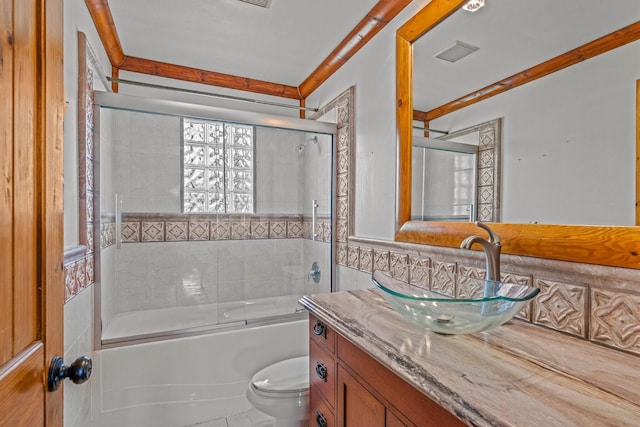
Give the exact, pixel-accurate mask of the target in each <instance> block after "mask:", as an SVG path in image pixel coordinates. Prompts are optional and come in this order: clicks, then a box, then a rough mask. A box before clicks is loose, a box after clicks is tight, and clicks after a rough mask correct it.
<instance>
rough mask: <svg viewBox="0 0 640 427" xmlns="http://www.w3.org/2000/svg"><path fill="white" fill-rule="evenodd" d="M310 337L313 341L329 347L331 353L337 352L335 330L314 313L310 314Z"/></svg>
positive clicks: (326, 347)
mask: <svg viewBox="0 0 640 427" xmlns="http://www.w3.org/2000/svg"><path fill="white" fill-rule="evenodd" d="M309 337H310V338H311V341H313V342H315V343H317V344H319V345H321V346H322V347H324V348H325V349H327V350H328V351H329V353H334V352H335V350H336V334H335V332H334V331H333V329H331V328H330V327H328V326H327V325H326V324H325V323H324V322H323V321H322V320H319V319H318V318H317V317H316V316H314V315H313V314H309Z"/></svg>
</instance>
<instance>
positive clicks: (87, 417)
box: [63, 287, 93, 427]
mask: <svg viewBox="0 0 640 427" xmlns="http://www.w3.org/2000/svg"><path fill="white" fill-rule="evenodd" d="M92 325H93V287H89V288H86V289H84V290H83V291H82V292H80V293H79V294H78V295H76V296H75V297H74V298H72V299H71V300H69V302H67V303H66V304H65V306H64V349H65V351H64V362H65V364H67V365H70V364H71V363H73V361H74V360H75V359H77V358H78V357H80V356H89V357H91V356H92V352H91V349H92V347H93V342H92V340H93V331H92ZM91 381H93V379H89V381H88V382H86V383H84V384H79V385H76V384H73V383H71V382H70V381H66V382H65V385H64V409H63V411H64V415H63V416H64V420H65V426H67V427H86V426H90V425H91Z"/></svg>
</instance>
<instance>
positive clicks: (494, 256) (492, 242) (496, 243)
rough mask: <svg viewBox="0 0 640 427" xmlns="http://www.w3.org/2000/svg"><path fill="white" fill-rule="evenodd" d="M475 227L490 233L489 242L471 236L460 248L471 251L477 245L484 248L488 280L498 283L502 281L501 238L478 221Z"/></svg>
mask: <svg viewBox="0 0 640 427" xmlns="http://www.w3.org/2000/svg"><path fill="white" fill-rule="evenodd" d="M475 225H477V226H478V227H480V228H482V229H484V230H486V232H487V233H489V240H488V241H487V240H485V239H483V238H482V237H479V236H469V237H467V238H466V239H464V240H463V241H462V243H461V244H460V248H462V249H471V246H473V245H474V244H475V243H477V244H479V245H480V246H482V250H483V251H484V256H485V260H486V269H487V279H489V280H493V281H496V282H498V281H500V249H501V246H500V237H498V235H497V234H496V233H494V232H493V230H491V229H490V228H489V227H488V226H487V225H486V224H483V223H482V222H480V221H476V222H475Z"/></svg>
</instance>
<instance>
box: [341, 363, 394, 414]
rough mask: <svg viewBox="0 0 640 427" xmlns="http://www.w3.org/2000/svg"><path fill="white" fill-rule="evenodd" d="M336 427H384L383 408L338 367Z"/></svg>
mask: <svg viewBox="0 0 640 427" xmlns="http://www.w3.org/2000/svg"><path fill="white" fill-rule="evenodd" d="M337 418H338V426H339V427H385V407H384V405H383V404H382V403H380V401H379V400H378V399H376V398H375V397H374V396H373V395H372V394H371V393H369V392H368V391H367V390H366V389H365V388H364V387H363V386H362V385H361V384H360V383H359V382H358V381H357V380H356V379H355V378H354V377H353V376H351V375H350V374H349V373H348V372H347V371H345V370H344V369H343V368H342V367H341V366H340V365H338V417H337Z"/></svg>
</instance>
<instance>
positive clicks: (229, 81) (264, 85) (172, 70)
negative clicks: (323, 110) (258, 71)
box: [118, 56, 302, 100]
mask: <svg viewBox="0 0 640 427" xmlns="http://www.w3.org/2000/svg"><path fill="white" fill-rule="evenodd" d="M118 68H119V69H120V70H124V71H131V72H135V73H142V74H148V75H152V76H158V77H165V78H169V79H176V80H184V81H187V82H193V83H202V84H207V85H212V86H220V87H225V88H228V89H236V90H243V91H247V92H254V93H261V94H263V95H272V96H279V97H282V98H290V99H298V100H299V99H302V98H301V96H300V93H299V92H298V88H297V87H295V86H287V85H283V84H278V83H270V82H265V81H262V80H254V79H250V78H247V77H239V76H232V75H230V74H222V73H216V72H214V71H207V70H201V69H198V68H191V67H185V66H183V65H176V64H169V63H167V62H159V61H153V60H151V59H144V58H136V57H133V56H125V58H124V60H123V61H122V63H121V64H120V66H119V67H118Z"/></svg>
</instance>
